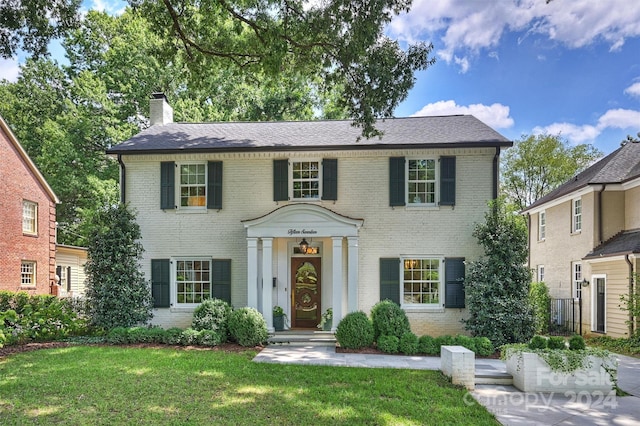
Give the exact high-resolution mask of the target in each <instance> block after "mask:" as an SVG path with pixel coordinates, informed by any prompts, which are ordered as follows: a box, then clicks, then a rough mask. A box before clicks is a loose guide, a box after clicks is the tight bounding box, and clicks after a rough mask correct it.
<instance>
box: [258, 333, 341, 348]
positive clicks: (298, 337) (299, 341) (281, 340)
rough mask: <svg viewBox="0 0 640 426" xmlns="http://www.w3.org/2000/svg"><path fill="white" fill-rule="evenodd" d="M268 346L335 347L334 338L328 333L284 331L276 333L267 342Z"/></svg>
mask: <svg viewBox="0 0 640 426" xmlns="http://www.w3.org/2000/svg"><path fill="white" fill-rule="evenodd" d="M267 343H269V344H270V345H289V346H335V345H336V338H335V336H334V335H333V334H332V333H330V332H328V331H320V330H318V331H315V330H286V331H277V332H275V333H274V334H272V335H271V336H269V339H268V340H267Z"/></svg>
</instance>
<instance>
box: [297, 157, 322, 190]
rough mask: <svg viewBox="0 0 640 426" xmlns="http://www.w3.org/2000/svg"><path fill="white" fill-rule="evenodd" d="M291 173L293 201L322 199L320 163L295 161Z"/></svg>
mask: <svg viewBox="0 0 640 426" xmlns="http://www.w3.org/2000/svg"><path fill="white" fill-rule="evenodd" d="M291 172H292V174H291V180H292V188H293V197H292V198H293V199H319V198H320V162H319V161H293V162H292V163H291Z"/></svg>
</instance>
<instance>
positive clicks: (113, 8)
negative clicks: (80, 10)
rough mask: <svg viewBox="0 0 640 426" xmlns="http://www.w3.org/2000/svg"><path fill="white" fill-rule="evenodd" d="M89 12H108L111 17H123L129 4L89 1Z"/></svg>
mask: <svg viewBox="0 0 640 426" xmlns="http://www.w3.org/2000/svg"><path fill="white" fill-rule="evenodd" d="M86 3H87V9H88V10H97V11H98V12H106V13H108V14H109V15H122V14H123V13H124V9H125V7H126V6H127V3H126V2H124V1H122V0H92V1H87V2H86Z"/></svg>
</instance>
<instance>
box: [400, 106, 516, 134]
mask: <svg viewBox="0 0 640 426" xmlns="http://www.w3.org/2000/svg"><path fill="white" fill-rule="evenodd" d="M452 114H470V115H473V116H474V117H476V118H477V119H478V120H480V121H482V122H484V123H485V124H487V125H489V126H490V127H493V128H494V129H507V128H509V127H511V126H513V118H511V117H509V107H508V106H506V105H502V104H498V103H495V104H492V105H483V104H472V105H469V106H464V105H458V104H456V102H455V101H452V100H449V101H438V102H434V103H431V104H427V105H425V106H423V107H422V109H420V111H418V112H416V113H414V114H412V115H411V116H412V117H419V116H425V115H452Z"/></svg>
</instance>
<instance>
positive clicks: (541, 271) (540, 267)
mask: <svg viewBox="0 0 640 426" xmlns="http://www.w3.org/2000/svg"><path fill="white" fill-rule="evenodd" d="M538 282H544V265H538Z"/></svg>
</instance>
